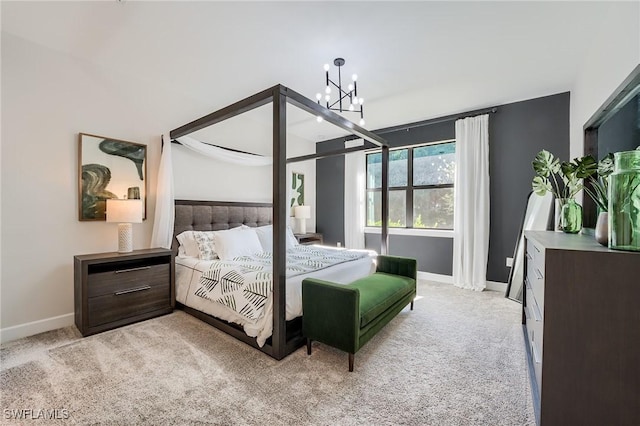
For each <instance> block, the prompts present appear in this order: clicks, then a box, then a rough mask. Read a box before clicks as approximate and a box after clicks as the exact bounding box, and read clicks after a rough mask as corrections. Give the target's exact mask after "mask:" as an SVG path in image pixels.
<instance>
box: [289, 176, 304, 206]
mask: <svg viewBox="0 0 640 426" xmlns="http://www.w3.org/2000/svg"><path fill="white" fill-rule="evenodd" d="M302 205H304V174H303V173H299V172H291V193H290V202H289V207H290V208H291V216H293V208H294V207H295V206H302Z"/></svg>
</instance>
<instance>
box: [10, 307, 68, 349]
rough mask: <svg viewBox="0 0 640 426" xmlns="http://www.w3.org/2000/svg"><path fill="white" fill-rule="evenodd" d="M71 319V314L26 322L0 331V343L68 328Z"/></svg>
mask: <svg viewBox="0 0 640 426" xmlns="http://www.w3.org/2000/svg"><path fill="white" fill-rule="evenodd" d="M73 318H74V314H73V312H72V313H70V314H64V315H60V316H57V317H52V318H45V319H42V320H38V321H33V322H28V323H26V324H20V325H14V326H12V327H6V328H3V329H0V343H5V342H10V341H11V340H16V339H21V338H23V337H28V336H33V335H34V334H38V333H44V332H45V331H51V330H56V329H58V328H62V327H68V326H70V325H73Z"/></svg>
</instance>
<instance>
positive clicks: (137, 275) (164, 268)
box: [87, 264, 171, 298]
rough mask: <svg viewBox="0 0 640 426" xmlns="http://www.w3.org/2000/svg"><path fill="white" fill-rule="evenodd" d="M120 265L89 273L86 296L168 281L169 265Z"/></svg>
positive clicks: (158, 284) (95, 295)
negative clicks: (107, 269) (110, 269)
mask: <svg viewBox="0 0 640 426" xmlns="http://www.w3.org/2000/svg"><path fill="white" fill-rule="evenodd" d="M129 266H130V265H125V266H121V267H119V268H116V269H115V270H113V271H107V272H98V273H92V274H89V276H88V279H87V296H88V297H89V298H92V297H97V296H103V295H109V294H114V293H117V292H121V291H126V290H130V289H132V288H138V287H141V286H145V285H148V286H151V287H156V286H162V285H164V286H165V287H166V286H167V284H168V283H169V274H170V273H171V271H170V265H169V264H163V265H142V266H137V265H135V266H132V267H129Z"/></svg>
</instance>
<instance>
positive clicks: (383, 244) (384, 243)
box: [380, 145, 389, 254]
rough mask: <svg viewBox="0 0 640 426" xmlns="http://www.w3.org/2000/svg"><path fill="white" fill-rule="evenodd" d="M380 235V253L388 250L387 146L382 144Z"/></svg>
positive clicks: (385, 252)
mask: <svg viewBox="0 0 640 426" xmlns="http://www.w3.org/2000/svg"><path fill="white" fill-rule="evenodd" d="M380 204H381V206H380V209H381V210H382V235H381V240H380V254H387V253H388V252H389V147H388V146H387V145H383V146H382V200H381V203H380Z"/></svg>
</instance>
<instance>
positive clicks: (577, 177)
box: [531, 150, 597, 234]
mask: <svg viewBox="0 0 640 426" xmlns="http://www.w3.org/2000/svg"><path fill="white" fill-rule="evenodd" d="M532 165H533V170H534V171H535V173H536V176H535V177H534V178H533V181H532V182H531V186H532V188H533V191H534V192H535V193H536V194H537V195H540V196H543V195H545V194H546V193H547V191H548V192H551V193H552V194H553V195H554V197H555V199H556V200H557V202H558V204H559V205H558V208H559V210H560V215H559V216H560V229H562V230H563V231H564V232H567V233H572V234H575V233H578V232H580V230H581V229H582V206H580V204H578V203H577V202H576V200H575V196H576V194H577V193H578V192H580V191H581V190H582V188H583V183H582V182H583V179H584V178H585V177H587V176H590V175H592V174H593V173H594V171H595V170H596V169H597V163H596V161H595V160H594V159H593V157H591V156H587V157H582V158H580V159H578V158H576V159H574V160H573V161H571V162H566V161H563V162H562V163H560V160H559V159H558V158H556V157H555V156H554V155H553V154H552V153H550V152H549V151H547V150H542V151H540V152H539V153H538V154H537V155H536V157H535V158H534V160H533V162H532Z"/></svg>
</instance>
